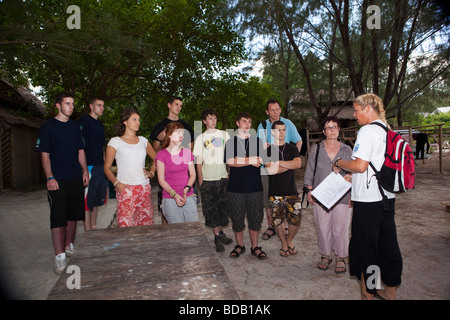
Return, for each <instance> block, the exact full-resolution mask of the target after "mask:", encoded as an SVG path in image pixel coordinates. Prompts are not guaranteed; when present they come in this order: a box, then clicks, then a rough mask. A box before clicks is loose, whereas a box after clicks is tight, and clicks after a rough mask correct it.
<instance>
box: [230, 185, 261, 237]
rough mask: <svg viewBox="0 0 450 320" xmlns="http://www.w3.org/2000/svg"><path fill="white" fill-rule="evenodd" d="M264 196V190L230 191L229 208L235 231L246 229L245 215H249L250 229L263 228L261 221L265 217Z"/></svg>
mask: <svg viewBox="0 0 450 320" xmlns="http://www.w3.org/2000/svg"><path fill="white" fill-rule="evenodd" d="M262 198H263V192H262V191H259V192H251V193H235V192H228V209H229V214H230V218H231V222H232V224H233V231H235V232H240V231H243V230H244V228H245V216H247V222H248V228H249V229H250V230H253V231H259V230H261V223H262V221H263V218H264V212H263V203H262V200H263V199H262Z"/></svg>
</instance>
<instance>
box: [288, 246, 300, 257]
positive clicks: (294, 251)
mask: <svg viewBox="0 0 450 320" xmlns="http://www.w3.org/2000/svg"><path fill="white" fill-rule="evenodd" d="M288 250H289V254H290V255H291V256H295V255H296V254H297V253H298V250H297V249H295V247H293V248H291V247H288Z"/></svg>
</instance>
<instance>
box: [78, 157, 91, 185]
mask: <svg viewBox="0 0 450 320" xmlns="http://www.w3.org/2000/svg"><path fill="white" fill-rule="evenodd" d="M78 162H79V163H80V166H81V170H83V185H84V186H85V187H86V186H87V185H88V184H89V171H88V168H87V162H86V153H84V150H83V149H80V150H78Z"/></svg>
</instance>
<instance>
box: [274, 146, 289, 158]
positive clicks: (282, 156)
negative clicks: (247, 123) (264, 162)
mask: <svg viewBox="0 0 450 320" xmlns="http://www.w3.org/2000/svg"><path fill="white" fill-rule="evenodd" d="M273 146H274V147H275V148H276V149H277V150H278V153H280V154H281V161H284V149H285V148H286V143H285V144H283V150H280V149H279V148H278V147H277V145H276V144H274V145H273Z"/></svg>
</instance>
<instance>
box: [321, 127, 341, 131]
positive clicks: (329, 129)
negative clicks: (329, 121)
mask: <svg viewBox="0 0 450 320" xmlns="http://www.w3.org/2000/svg"><path fill="white" fill-rule="evenodd" d="M323 129H324V130H325V131H332V130H337V129H338V126H333V127H324V128H323Z"/></svg>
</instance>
